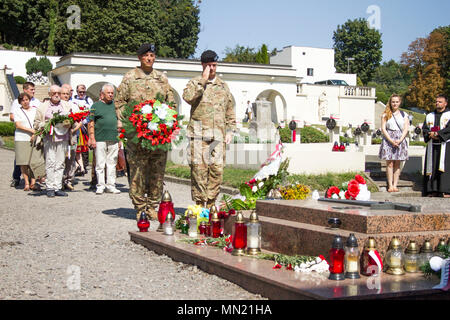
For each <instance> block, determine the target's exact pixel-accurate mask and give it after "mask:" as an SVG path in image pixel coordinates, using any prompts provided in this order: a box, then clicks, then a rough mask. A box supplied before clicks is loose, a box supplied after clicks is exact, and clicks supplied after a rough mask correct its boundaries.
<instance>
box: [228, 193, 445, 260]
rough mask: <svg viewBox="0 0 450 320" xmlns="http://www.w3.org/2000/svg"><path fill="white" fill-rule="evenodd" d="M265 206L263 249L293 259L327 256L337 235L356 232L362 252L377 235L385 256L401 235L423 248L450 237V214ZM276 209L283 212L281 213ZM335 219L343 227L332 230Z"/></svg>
mask: <svg viewBox="0 0 450 320" xmlns="http://www.w3.org/2000/svg"><path fill="white" fill-rule="evenodd" d="M284 201H287V202H291V201H295V200H284ZM259 202H260V201H258V204H259ZM261 202H264V203H263V204H261V206H258V205H257V208H256V210H257V213H258V216H259V220H260V223H261V226H262V234H261V237H262V248H264V249H266V250H269V251H274V252H280V253H283V254H288V255H295V254H302V255H319V254H323V255H325V253H326V252H328V250H329V249H330V245H331V243H332V242H333V238H334V236H335V235H340V236H342V237H343V238H344V239H347V238H348V236H349V235H350V233H354V234H355V236H356V238H357V239H358V245H359V247H360V248H363V247H364V244H365V242H366V240H367V239H368V237H374V238H375V240H376V242H377V248H378V250H379V252H380V254H382V255H384V253H385V252H386V251H387V248H388V246H389V243H390V241H391V239H392V237H393V236H397V237H399V239H400V241H401V243H402V245H403V246H404V248H406V246H407V245H408V243H409V241H410V240H416V241H417V243H418V244H419V245H421V244H422V243H423V242H424V241H425V240H426V239H428V240H430V241H431V243H432V245H433V246H436V245H437V244H438V242H439V240H440V239H441V238H446V239H447V238H448V237H449V236H450V213H448V214H445V213H444V214H423V213H413V212H406V211H400V213H398V214H396V213H393V212H392V211H389V212H386V211H387V210H386V211H385V210H370V209H363V208H358V207H357V206H354V207H353V206H351V207H353V208H348V207H349V206H346V207H345V208H344V209H341V210H337V209H334V204H333V205H330V206H329V208H328V210H327V209H319V208H318V207H312V206H309V205H308V206H306V205H305V206H304V207H301V206H292V205H289V204H287V203H286V204H284V205H283V204H278V205H277V204H275V202H278V201H276V200H274V203H273V204H268V203H267V202H269V201H261ZM337 205H338V206H339V204H337ZM276 207H278V210H276V211H275V210H274V208H276ZM262 208H263V209H262ZM370 211H375V212H373V213H372V212H370ZM381 211H382V212H381ZM250 213H251V211H243V214H244V219H246V221H247V219H248V218H249V216H250ZM329 218H339V219H340V220H341V222H342V225H341V228H340V229H331V228H330V227H329V226H328V219H329ZM233 221H234V218H233V219H228V220H227V221H226V223H225V232H226V233H227V234H232V231H233V230H232V228H233Z"/></svg>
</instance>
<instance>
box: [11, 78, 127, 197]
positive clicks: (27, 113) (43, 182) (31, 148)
mask: <svg viewBox="0 0 450 320" xmlns="http://www.w3.org/2000/svg"><path fill="white" fill-rule="evenodd" d="M76 90H77V94H76V95H73V89H72V87H71V85H69V84H63V85H62V86H61V87H60V86H58V85H52V86H50V88H49V91H48V93H49V97H48V99H47V98H46V99H44V101H42V102H40V101H39V100H38V99H37V98H35V97H34V93H35V86H34V84H33V83H31V82H27V83H25V84H24V85H23V92H22V93H21V94H20V95H19V96H18V98H17V99H16V100H15V101H14V102H13V105H12V107H11V114H10V120H11V121H13V122H14V124H15V127H16V130H15V136H14V141H15V162H14V171H13V180H12V182H11V187H16V188H17V187H18V186H19V184H20V178H21V176H22V177H23V180H24V182H25V185H24V191H40V190H41V189H42V187H44V186H45V190H46V194H47V196H48V197H55V196H68V194H67V192H65V191H73V190H74V189H75V187H74V179H75V176H82V175H85V174H86V173H87V166H88V165H89V149H90V148H91V149H92V150H94V152H93V155H94V156H93V159H92V162H91V167H92V178H91V189H94V188H95V189H96V193H97V194H101V193H103V192H104V191H106V192H111V193H115V194H117V193H120V191H119V190H118V189H117V188H116V187H115V178H116V174H117V172H116V164H117V158H118V153H119V140H118V138H117V136H118V134H117V118H116V113H115V107H114V103H113V97H114V86H113V85H112V84H105V85H104V86H103V87H102V90H101V92H100V99H99V101H98V102H96V103H94V102H93V100H92V99H91V98H90V97H88V96H87V95H86V87H85V86H84V85H82V84H81V85H78V86H77V88H76ZM105 108H106V109H109V114H111V115H112V119H111V117H109V118H108V120H109V121H105V119H106V118H105V117H104V116H105V114H106V113H105V112H103V110H105ZM80 111H89V116H88V117H86V118H85V119H83V120H80V121H76V122H74V123H73V124H72V123H66V124H64V123H58V124H56V125H55V126H54V128H52V130H54V132H53V134H52V135H42V134H41V132H42V130H43V129H44V127H45V125H46V124H47V123H48V121H49V120H50V119H52V118H53V116H54V115H55V114H60V115H66V116H67V115H69V114H70V113H77V112H80ZM90 126H92V129H91V133H92V134H91V135H90V137H89V135H88V128H89V127H90ZM95 130H97V132H96V131H95ZM105 135H106V136H105ZM105 139H106V140H105ZM110 142H111V143H110ZM104 143H110V144H112V145H114V146H115V148H114V150H113V151H111V152H109V153H107V154H104V152H101V151H102V150H104V148H102V147H101V146H102V144H104ZM97 145H100V147H97ZM113 162H114V166H112V165H111V164H112V163H113ZM105 166H106V172H107V179H106V180H105ZM121 170H122V171H123V170H124V169H123V168H122V169H121Z"/></svg>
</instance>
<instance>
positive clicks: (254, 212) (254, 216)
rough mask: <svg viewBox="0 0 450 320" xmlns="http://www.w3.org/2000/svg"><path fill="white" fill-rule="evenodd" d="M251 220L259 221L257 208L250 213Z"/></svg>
mask: <svg viewBox="0 0 450 320" xmlns="http://www.w3.org/2000/svg"><path fill="white" fill-rule="evenodd" d="M250 222H259V219H258V214H257V213H256V210H255V211H253V212H252V213H251V214H250Z"/></svg>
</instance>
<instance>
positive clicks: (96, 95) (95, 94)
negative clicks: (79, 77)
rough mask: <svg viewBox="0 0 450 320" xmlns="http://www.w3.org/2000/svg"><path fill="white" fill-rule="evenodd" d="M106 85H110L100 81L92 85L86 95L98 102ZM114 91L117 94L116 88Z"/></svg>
mask: <svg viewBox="0 0 450 320" xmlns="http://www.w3.org/2000/svg"><path fill="white" fill-rule="evenodd" d="M106 83H108V81H100V82H96V83H94V84H92V85H90V86H89V88H87V89H86V95H87V96H88V97H90V98H91V99H92V100H93V101H94V102H97V101H98V100H99V99H100V90H102V87H103V85H104V84H106ZM113 85H114V84H113ZM114 91H115V92H117V87H116V86H114Z"/></svg>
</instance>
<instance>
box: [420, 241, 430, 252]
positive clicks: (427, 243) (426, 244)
mask: <svg viewBox="0 0 450 320" xmlns="http://www.w3.org/2000/svg"><path fill="white" fill-rule="evenodd" d="M420 252H422V253H430V252H433V247H432V246H431V242H430V240H425V242H424V243H423V246H422V248H420Z"/></svg>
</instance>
